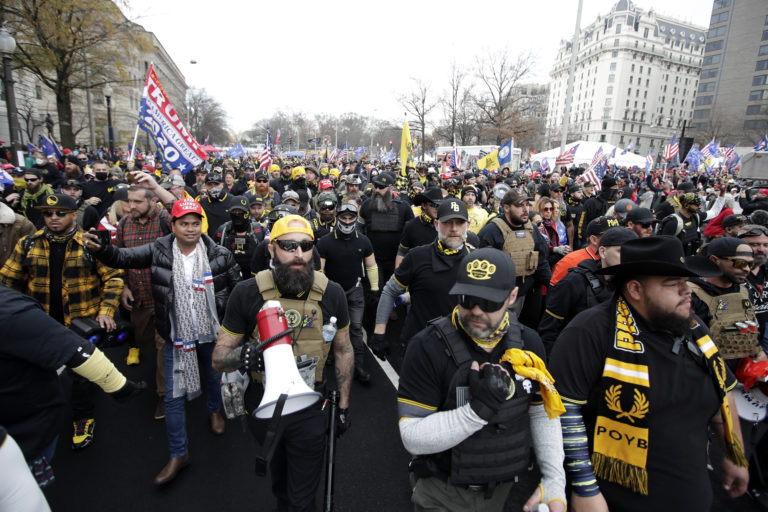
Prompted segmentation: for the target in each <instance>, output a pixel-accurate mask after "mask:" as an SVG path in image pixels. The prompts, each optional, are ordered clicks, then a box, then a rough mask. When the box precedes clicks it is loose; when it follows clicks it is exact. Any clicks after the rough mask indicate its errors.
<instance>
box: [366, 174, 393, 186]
mask: <svg viewBox="0 0 768 512" xmlns="http://www.w3.org/2000/svg"><path fill="white" fill-rule="evenodd" d="M371 181H373V184H374V185H383V186H386V187H389V186H391V185H394V184H395V177H394V175H393V174H392V173H391V172H380V173H379V174H377V175H376V177H375V178H373V180H371Z"/></svg>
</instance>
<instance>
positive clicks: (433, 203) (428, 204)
mask: <svg viewBox="0 0 768 512" xmlns="http://www.w3.org/2000/svg"><path fill="white" fill-rule="evenodd" d="M427 206H431V207H432V208H440V203H436V202H434V201H432V202H431V203H427Z"/></svg>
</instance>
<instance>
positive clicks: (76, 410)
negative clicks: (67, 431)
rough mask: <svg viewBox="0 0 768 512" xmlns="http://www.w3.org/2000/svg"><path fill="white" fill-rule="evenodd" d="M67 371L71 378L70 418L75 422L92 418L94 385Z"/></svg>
mask: <svg viewBox="0 0 768 512" xmlns="http://www.w3.org/2000/svg"><path fill="white" fill-rule="evenodd" d="M68 371H69V374H70V376H71V377H72V418H73V419H74V420H75V421H77V420H83V419H87V418H93V417H94V416H93V414H94V412H93V411H94V404H93V399H94V395H95V393H96V384H94V383H92V382H91V381H89V380H88V379H86V378H85V377H81V376H80V375H78V374H76V373H75V372H73V371H72V370H68Z"/></svg>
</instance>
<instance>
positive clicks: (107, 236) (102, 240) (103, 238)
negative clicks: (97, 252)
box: [89, 229, 112, 247]
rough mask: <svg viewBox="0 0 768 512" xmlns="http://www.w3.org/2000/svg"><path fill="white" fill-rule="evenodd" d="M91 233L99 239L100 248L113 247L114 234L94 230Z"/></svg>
mask: <svg viewBox="0 0 768 512" xmlns="http://www.w3.org/2000/svg"><path fill="white" fill-rule="evenodd" d="M89 233H91V234H92V235H96V236H97V237H98V238H99V245H100V246H102V247H106V246H107V245H112V234H111V233H110V232H109V231H107V230H95V229H92V230H90V231H89Z"/></svg>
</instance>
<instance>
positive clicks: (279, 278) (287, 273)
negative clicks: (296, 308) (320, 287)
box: [272, 258, 315, 297]
mask: <svg viewBox="0 0 768 512" xmlns="http://www.w3.org/2000/svg"><path fill="white" fill-rule="evenodd" d="M272 264H273V266H274V267H275V283H277V287H278V289H279V290H280V293H282V294H284V295H291V296H294V297H295V296H297V295H299V294H300V293H301V292H305V291H307V290H309V289H310V288H311V287H312V282H313V280H314V277H315V275H314V272H313V269H312V260H310V261H307V262H306V263H304V266H303V267H302V268H300V269H296V268H291V267H290V265H292V264H294V262H291V263H288V264H286V263H282V262H281V261H280V260H278V259H277V258H273V259H272Z"/></svg>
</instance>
